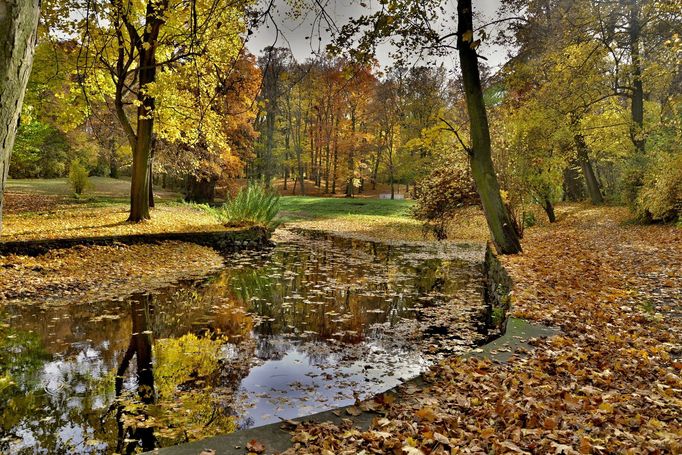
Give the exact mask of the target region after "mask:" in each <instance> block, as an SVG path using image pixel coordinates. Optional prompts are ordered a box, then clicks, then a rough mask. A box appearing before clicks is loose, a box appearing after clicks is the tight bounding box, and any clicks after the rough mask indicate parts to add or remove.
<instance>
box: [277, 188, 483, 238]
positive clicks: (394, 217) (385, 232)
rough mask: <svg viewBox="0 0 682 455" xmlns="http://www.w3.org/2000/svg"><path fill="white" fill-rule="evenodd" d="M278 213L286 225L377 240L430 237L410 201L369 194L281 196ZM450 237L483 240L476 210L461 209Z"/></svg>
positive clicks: (481, 225) (480, 220) (481, 223)
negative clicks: (367, 196) (415, 215)
mask: <svg viewBox="0 0 682 455" xmlns="http://www.w3.org/2000/svg"><path fill="white" fill-rule="evenodd" d="M281 203H282V209H281V212H280V217H281V219H282V221H284V222H285V223H286V224H287V225H288V226H294V227H299V228H303V229H313V230H322V231H327V232H334V233H340V234H344V235H348V236H352V237H359V238H375V239H381V240H433V236H431V235H430V234H429V233H428V232H425V231H424V229H423V228H422V223H421V222H420V221H418V220H415V219H414V218H412V216H411V210H412V207H413V206H414V201H411V200H390V199H369V198H362V199H360V198H318V197H308V196H285V197H282V198H281ZM449 235H450V239H451V240H453V241H465V242H470V241H475V242H485V241H486V240H487V239H488V230H487V227H486V225H485V219H484V218H483V216H482V214H481V212H480V210H478V209H476V208H468V209H463V210H462V211H461V213H460V214H458V216H457V217H456V219H455V220H454V221H453V223H452V226H451V228H450V230H449Z"/></svg>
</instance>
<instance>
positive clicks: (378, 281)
mask: <svg viewBox="0 0 682 455" xmlns="http://www.w3.org/2000/svg"><path fill="white" fill-rule="evenodd" d="M415 248H416V247H414V246H387V245H382V244H377V243H371V242H360V241H354V240H346V239H339V238H330V237H319V236H317V237H311V236H301V235H297V234H293V233H288V234H286V235H284V236H282V237H281V238H280V239H279V241H278V242H277V245H276V246H275V247H274V248H270V249H267V250H264V251H243V252H238V253H233V254H230V255H228V256H227V258H226V264H227V266H226V268H225V269H224V270H222V271H221V272H219V273H217V274H215V275H213V276H211V277H209V278H207V279H203V280H196V281H191V282H184V283H179V284H178V285H176V286H173V287H170V288H167V289H165V290H163V291H161V292H157V293H153V294H144V295H133V296H128V297H126V298H122V299H120V300H118V301H105V302H82V303H80V304H72V303H70V304H64V305H59V304H58V303H55V302H50V303H49V304H47V303H44V302H21V303H12V304H7V305H5V306H4V310H3V312H2V313H1V314H0V419H1V420H0V453H50V454H52V453H134V452H137V451H141V450H143V449H144V450H148V449H151V448H154V447H163V446H168V445H173V444H178V443H182V442H186V441H190V440H195V439H199V438H203V437H207V436H212V435H215V434H219V433H225V432H229V431H234V430H236V429H239V428H247V427H252V426H258V425H263V424H267V423H271V422H278V421H280V420H284V419H293V418H296V417H299V416H303V415H307V414H311V413H315V412H319V411H323V410H326V409H330V408H334V407H338V406H342V405H347V404H351V403H353V402H354V401H355V400H356V399H358V398H360V399H362V398H365V397H368V396H370V395H372V394H375V393H378V392H382V391H384V390H386V389H388V388H390V387H393V386H395V385H397V384H399V383H400V382H401V381H403V380H405V379H407V378H411V377H414V376H416V375H418V374H419V373H420V372H422V371H423V370H424V369H425V368H427V367H428V365H429V364H430V362H432V361H433V360H434V358H436V357H437V356H438V354H439V353H443V352H452V351H456V350H462V349H466V348H467V347H469V346H471V345H473V344H475V343H476V342H478V341H480V339H481V338H482V337H483V336H484V335H485V333H484V329H482V326H481V324H482V322H481V317H480V315H481V305H482V303H481V301H480V265H479V264H477V263H476V262H475V261H469V260H464V259H456V258H454V257H448V256H445V257H444V256H443V255H442V254H441V255H437V254H429V253H428V252H423V251H420V252H419V253H418V254H417V253H416V252H415ZM448 314H449V316H447V315H448ZM437 340H440V341H437ZM444 340H445V341H444Z"/></svg>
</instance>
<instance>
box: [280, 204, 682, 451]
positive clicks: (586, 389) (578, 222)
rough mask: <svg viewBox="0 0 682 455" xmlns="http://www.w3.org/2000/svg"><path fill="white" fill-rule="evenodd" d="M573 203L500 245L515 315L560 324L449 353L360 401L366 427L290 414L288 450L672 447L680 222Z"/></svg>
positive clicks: (681, 324)
mask: <svg viewBox="0 0 682 455" xmlns="http://www.w3.org/2000/svg"><path fill="white" fill-rule="evenodd" d="M625 217H626V212H624V211H623V210H621V209H617V208H585V207H582V208H580V207H579V208H575V207H573V208H572V211H569V212H566V211H564V213H563V214H562V216H561V218H562V219H560V221H559V222H558V223H556V224H555V225H551V226H545V227H538V228H535V229H531V230H529V231H527V237H526V239H525V242H524V254H523V255H519V256H516V257H511V258H504V262H505V264H506V265H507V267H508V268H509V270H510V272H511V275H512V276H513V278H514V280H515V296H514V302H513V311H514V313H515V315H516V316H520V317H525V318H528V319H531V320H535V321H539V322H543V323H545V324H551V325H554V326H557V327H560V328H561V330H562V332H563V333H562V334H561V335H559V336H555V337H552V338H550V339H545V340H536V341H535V343H534V344H535V349H534V351H533V352H532V353H530V355H528V356H515V357H512V359H511V360H510V361H509V362H507V363H493V362H492V361H489V360H479V359H476V358H470V359H466V360H463V359H461V358H457V357H453V358H450V359H448V360H446V361H444V362H442V363H441V364H440V365H439V366H438V367H436V368H434V369H433V370H432V371H431V372H430V373H429V374H427V376H426V378H427V383H426V386H424V387H421V388H420V387H414V386H404V387H403V388H402V389H401V390H399V393H400V394H399V398H398V399H395V397H394V396H393V395H389V396H379V397H376V398H375V399H374V400H373V401H371V402H365V403H362V404H360V405H359V406H360V407H361V408H364V409H371V410H378V411H379V415H378V417H377V418H375V419H374V422H373V424H372V426H371V428H370V429H369V430H368V431H361V430H358V429H356V428H353V427H352V426H351V425H350V423H348V422H346V423H345V424H341V425H340V426H337V425H334V424H331V423H326V424H318V425H313V424H302V425H299V426H298V427H297V429H296V431H295V432H294V434H293V439H292V441H293V447H292V448H290V449H289V450H288V451H286V453H287V454H297V453H301V454H302V453H306V454H310V453H318V454H325V455H327V454H370V453H395V454H401V453H407V454H450V453H479V454H488V453H552V454H562V453H563V454H578V453H586V454H587V453H628V454H643V453H654V454H657V453H661V454H662V453H673V454H677V453H682V379H681V370H682V360H681V359H680V358H681V356H682V274H680V270H682V230H680V229H679V228H676V227H673V226H637V225H632V224H626V223H625Z"/></svg>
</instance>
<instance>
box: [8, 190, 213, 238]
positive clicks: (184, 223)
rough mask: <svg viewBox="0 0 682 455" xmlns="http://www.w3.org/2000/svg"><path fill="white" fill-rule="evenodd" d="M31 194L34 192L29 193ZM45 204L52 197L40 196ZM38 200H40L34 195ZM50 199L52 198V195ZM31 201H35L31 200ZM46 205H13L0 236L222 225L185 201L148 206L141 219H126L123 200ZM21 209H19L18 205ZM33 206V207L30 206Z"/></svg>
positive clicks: (177, 229)
mask: <svg viewBox="0 0 682 455" xmlns="http://www.w3.org/2000/svg"><path fill="white" fill-rule="evenodd" d="M31 197H32V198H34V197H36V196H31ZM43 198H47V199H45V201H44V203H45V204H50V203H51V202H50V201H52V199H50V198H49V197H47V196H44V197H43ZM37 199H38V200H42V199H40V198H37ZM53 199H54V198H53ZM32 203H35V201H33V202H32ZM54 204H55V205H52V206H50V208H48V210H47V211H35V212H33V211H30V212H26V210H25V209H26V207H24V206H21V207H15V208H16V209H17V210H18V211H19V213H17V212H10V213H9V214H8V215H7V216H5V217H4V221H3V226H2V240H3V241H11V240H40V239H56V238H70V237H106V236H115V235H128V234H151V233H160V232H194V231H216V230H224V229H226V228H225V227H224V226H223V225H222V224H220V222H219V221H218V220H217V219H216V218H215V217H213V216H211V215H210V214H209V213H207V212H206V211H204V210H200V209H197V208H195V207H192V206H189V205H181V204H159V205H158V206H157V207H156V208H154V209H152V212H151V216H152V219H151V220H149V221H146V222H144V223H127V222H126V220H127V218H128V210H129V207H128V205H127V204H122V203H120V204H108V205H104V206H101V205H100V206H97V205H95V206H93V205H88V204H83V205H80V204H73V203H72V204H66V205H58V204H57V202H55V203H54ZM22 208H23V209H24V210H21V209H22ZM33 208H35V207H33Z"/></svg>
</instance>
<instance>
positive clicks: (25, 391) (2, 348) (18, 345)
mask: <svg viewBox="0 0 682 455" xmlns="http://www.w3.org/2000/svg"><path fill="white" fill-rule="evenodd" d="M2 319H4V318H0V453H6V452H8V451H9V445H8V441H9V440H10V439H11V438H13V437H15V436H16V434H15V433H14V428H16V426H17V425H18V424H19V422H20V420H21V418H22V417H23V413H20V412H17V410H18V409H20V408H22V407H24V406H30V405H31V403H32V402H33V401H34V397H33V393H35V391H36V386H37V385H38V384H37V383H36V382H37V381H36V377H37V376H38V370H39V369H40V368H41V366H42V365H43V363H44V362H45V360H47V354H46V352H45V351H44V350H43V349H42V346H41V345H40V340H39V339H38V336H37V335H36V334H34V333H28V332H24V331H17V330H13V329H10V328H9V327H8V326H6V325H5V324H4V323H3V322H2Z"/></svg>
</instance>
